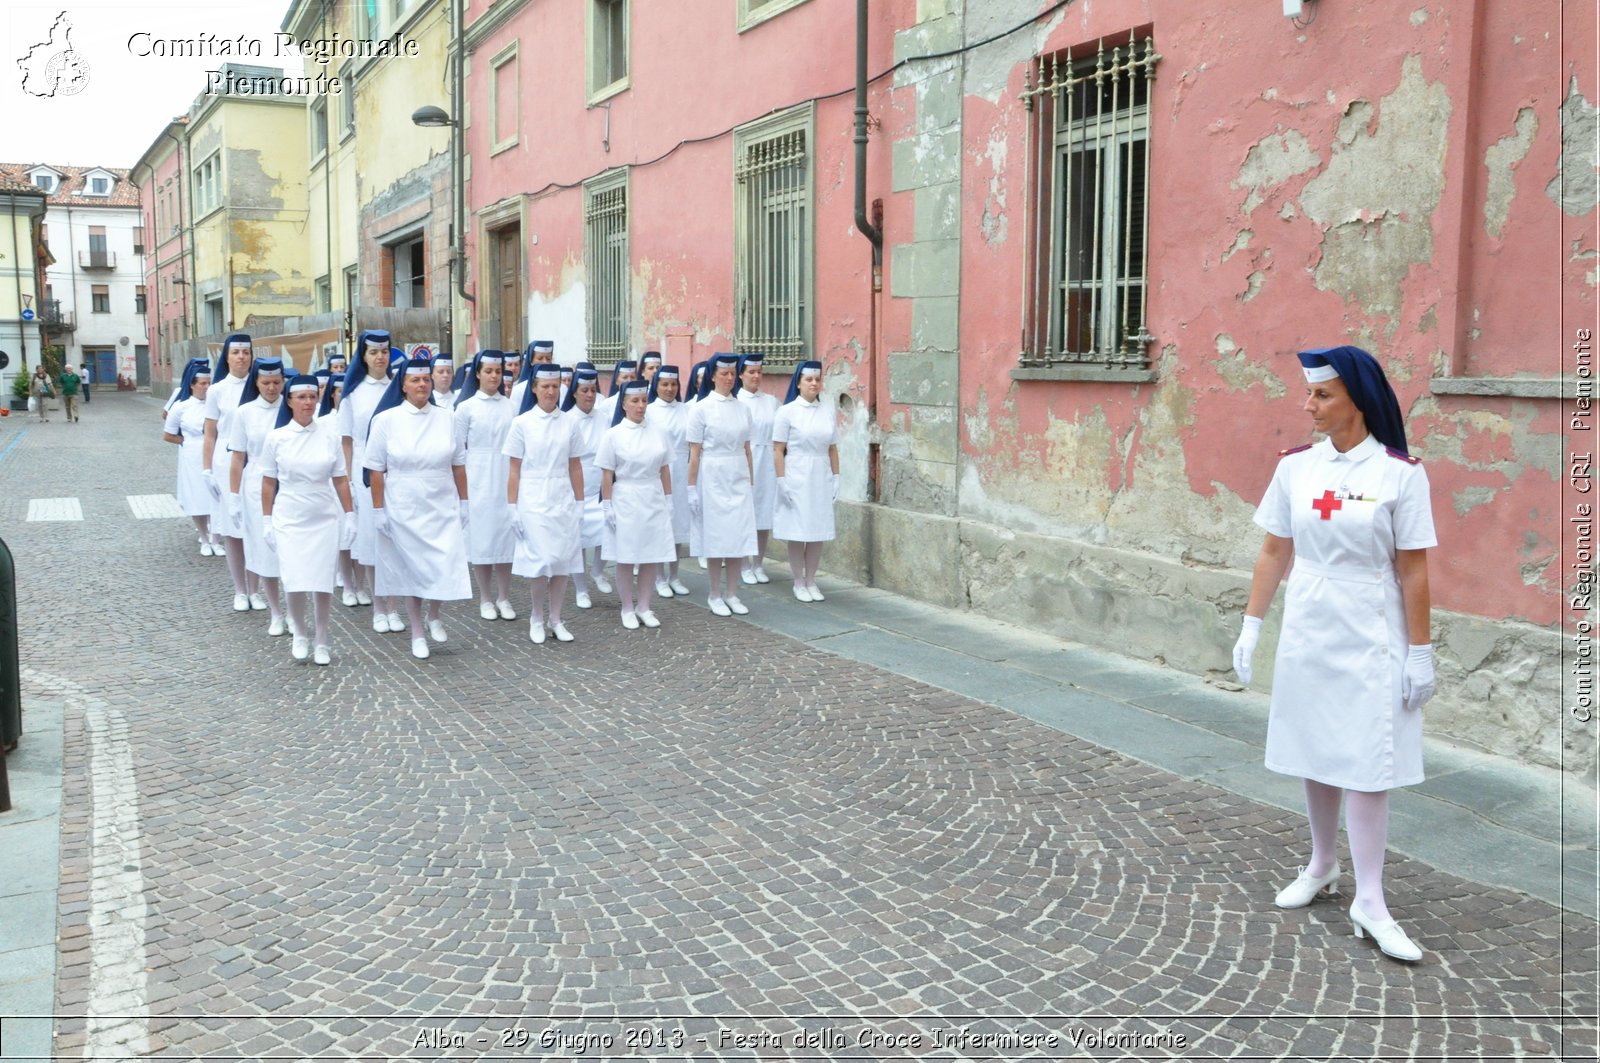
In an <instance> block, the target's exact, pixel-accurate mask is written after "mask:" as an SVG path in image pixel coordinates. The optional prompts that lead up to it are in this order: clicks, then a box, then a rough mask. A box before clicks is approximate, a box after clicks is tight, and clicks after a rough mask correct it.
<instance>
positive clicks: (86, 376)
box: [78, 362, 94, 406]
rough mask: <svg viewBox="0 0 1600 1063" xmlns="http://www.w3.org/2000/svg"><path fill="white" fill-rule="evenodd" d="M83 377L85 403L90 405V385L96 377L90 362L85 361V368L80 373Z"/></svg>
mask: <svg viewBox="0 0 1600 1063" xmlns="http://www.w3.org/2000/svg"><path fill="white" fill-rule="evenodd" d="M78 375H79V376H81V377H83V404H84V405H85V406H87V405H89V385H90V384H91V383H93V382H94V377H93V375H92V374H91V370H90V369H89V363H88V362H84V363H83V370H82V372H80V373H79V374H78Z"/></svg>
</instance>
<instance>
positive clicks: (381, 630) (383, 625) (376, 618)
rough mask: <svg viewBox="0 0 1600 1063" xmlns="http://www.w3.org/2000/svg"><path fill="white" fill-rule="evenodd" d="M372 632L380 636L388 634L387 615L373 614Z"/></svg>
mask: <svg viewBox="0 0 1600 1063" xmlns="http://www.w3.org/2000/svg"><path fill="white" fill-rule="evenodd" d="M372 630H374V631H376V632H377V633H378V634H380V635H387V634H388V633H389V614H388V613H373V614H372Z"/></svg>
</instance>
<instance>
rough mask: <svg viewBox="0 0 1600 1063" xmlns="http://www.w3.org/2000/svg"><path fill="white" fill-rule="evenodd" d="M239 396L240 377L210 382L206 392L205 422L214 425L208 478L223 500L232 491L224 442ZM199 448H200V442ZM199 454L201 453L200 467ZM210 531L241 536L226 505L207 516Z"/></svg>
mask: <svg viewBox="0 0 1600 1063" xmlns="http://www.w3.org/2000/svg"><path fill="white" fill-rule="evenodd" d="M242 394H244V377H242V376H225V377H223V378H222V379H221V380H217V381H214V382H213V383H212V385H211V386H210V387H209V388H207V389H206V420H208V421H215V422H217V441H216V445H215V446H213V447H212V448H211V477H212V479H214V480H215V481H216V482H217V487H218V488H220V489H221V491H222V497H223V498H224V499H226V498H227V497H228V492H229V491H231V490H232V488H231V487H230V486H229V485H228V477H229V474H230V471H231V470H232V468H233V461H232V458H231V456H230V455H229V454H228V440H229V439H231V438H232V436H231V435H230V431H231V428H232V424H233V415H234V414H235V413H237V412H238V410H239V396H241V395H242ZM201 445H202V446H204V444H203V443H202V444H201ZM203 455H204V452H203V451H202V464H203V463H204V461H203ZM211 531H212V532H213V533H214V534H217V535H226V536H229V537H230V538H234V539H237V538H239V537H240V536H241V535H243V534H244V530H243V529H242V528H239V527H237V526H235V524H234V523H233V517H232V516H230V515H229V513H228V507H227V506H218V507H217V511H216V512H215V513H213V514H212V515H211Z"/></svg>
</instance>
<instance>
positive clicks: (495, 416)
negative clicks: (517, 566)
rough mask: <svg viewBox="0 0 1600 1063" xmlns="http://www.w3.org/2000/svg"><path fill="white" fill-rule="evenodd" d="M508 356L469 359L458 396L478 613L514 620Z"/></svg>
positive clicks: (457, 414) (458, 432) (487, 352)
mask: <svg viewBox="0 0 1600 1063" xmlns="http://www.w3.org/2000/svg"><path fill="white" fill-rule="evenodd" d="M504 364H505V355H504V354H502V353H501V352H499V351H497V350H492V349H489V350H482V351H479V352H478V354H477V356H476V357H475V358H473V359H472V361H470V362H468V363H467V376H466V380H465V381H463V383H462V385H461V392H460V394H459V395H457V396H456V406H455V422H456V438H457V441H458V442H459V443H460V445H461V446H463V447H465V448H466V452H467V497H468V498H469V499H471V506H470V516H469V518H468V523H467V560H468V562H470V563H471V565H472V574H473V576H475V577H476V578H477V581H478V615H479V616H481V617H483V619H485V620H495V619H500V620H515V619H516V618H517V611H516V609H514V608H513V607H512V605H511V559H512V554H513V552H514V550H515V549H516V540H515V539H513V538H512V536H511V522H510V521H509V520H508V519H507V518H506V506H505V502H504V499H505V497H506V480H507V479H508V477H509V475H510V463H509V462H507V461H506V457H505V455H504V454H502V453H501V452H500V451H501V448H502V447H504V446H505V443H506V433H507V432H509V431H510V430H511V418H512V409H511V400H510V399H508V398H506V397H505V395H504V394H503V393H502V392H501V390H500V368H501V366H503V365H504Z"/></svg>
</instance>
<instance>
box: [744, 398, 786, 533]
mask: <svg viewBox="0 0 1600 1063" xmlns="http://www.w3.org/2000/svg"><path fill="white" fill-rule="evenodd" d="M739 401H740V402H741V403H743V404H744V408H745V409H746V410H749V411H750V464H751V468H752V469H753V470H754V473H755V484H754V490H753V492H752V495H753V497H754V499H755V507H756V530H758V531H771V530H772V511H773V507H774V506H775V505H776V504H777V495H778V485H777V471H776V469H775V468H774V466H773V463H772V425H773V421H774V420H775V418H776V417H777V415H778V400H777V399H776V398H774V397H773V396H771V395H768V394H767V393H766V392H764V391H744V390H741V391H740V392H739Z"/></svg>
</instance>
